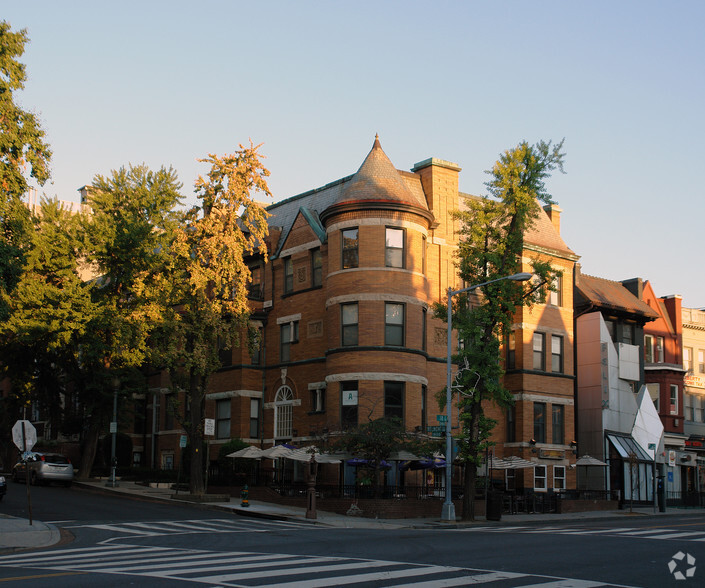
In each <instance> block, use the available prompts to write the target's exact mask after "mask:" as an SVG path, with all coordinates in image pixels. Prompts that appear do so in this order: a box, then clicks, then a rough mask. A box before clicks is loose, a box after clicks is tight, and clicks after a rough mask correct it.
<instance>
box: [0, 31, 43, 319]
mask: <svg viewBox="0 0 705 588" xmlns="http://www.w3.org/2000/svg"><path fill="white" fill-rule="evenodd" d="M27 40H28V37H27V31H26V30H24V29H23V30H20V31H19V32H12V30H11V28H10V24H9V23H7V22H6V21H1V22H0V189H1V190H2V196H0V321H2V320H3V319H5V318H6V317H7V313H8V312H9V311H8V308H7V296H8V295H9V294H10V293H11V292H12V291H13V289H14V287H15V286H16V285H17V283H18V282H19V280H20V276H21V274H22V267H23V265H24V253H25V250H26V247H27V243H26V238H27V231H28V230H29V228H30V212H29V210H28V209H27V207H26V206H24V205H23V203H22V197H23V196H24V194H25V193H26V192H27V187H28V183H27V173H28V172H29V177H31V178H34V179H35V180H36V181H37V182H38V183H39V185H42V186H43V185H44V183H45V182H46V181H47V179H48V178H49V159H50V158H51V151H50V150H49V147H48V146H47V144H46V143H45V142H44V131H43V130H42V129H41V128H40V126H39V122H38V121H37V118H36V117H35V115H34V114H32V113H30V112H27V111H25V110H22V109H21V108H20V107H19V106H17V105H16V104H15V100H14V97H15V93H16V92H18V91H20V90H22V89H23V88H24V82H25V80H26V79H27V75H26V73H25V66H24V64H23V63H20V62H19V61H18V59H19V58H20V57H21V56H22V54H23V53H24V46H25V43H27Z"/></svg>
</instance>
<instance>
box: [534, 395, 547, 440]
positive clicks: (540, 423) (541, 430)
mask: <svg viewBox="0 0 705 588" xmlns="http://www.w3.org/2000/svg"><path fill="white" fill-rule="evenodd" d="M534 441H536V443H546V403H545V402H534Z"/></svg>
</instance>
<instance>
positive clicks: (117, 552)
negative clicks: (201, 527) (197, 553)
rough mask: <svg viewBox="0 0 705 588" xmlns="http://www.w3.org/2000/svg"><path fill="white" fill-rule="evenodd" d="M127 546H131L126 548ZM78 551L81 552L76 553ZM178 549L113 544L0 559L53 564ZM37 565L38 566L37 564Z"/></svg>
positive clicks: (3, 560) (7, 561)
mask: <svg viewBox="0 0 705 588" xmlns="http://www.w3.org/2000/svg"><path fill="white" fill-rule="evenodd" d="M126 547H129V549H128V548H126ZM89 549H90V548H89ZM77 551H79V552H81V553H76V552H77ZM175 551H178V550H174V549H171V548H169V547H141V546H134V545H130V546H124V547H123V546H113V548H112V549H110V548H105V547H103V548H100V549H91V550H89V551H85V550H81V549H70V550H61V551H54V552H53V553H52V552H46V553H42V554H39V553H37V552H36V551H35V552H31V553H28V554H27V555H25V556H22V555H17V554H15V555H12V556H8V557H7V558H3V559H2V560H0V563H3V562H6V563H8V564H15V563H16V564H18V565H19V564H21V563H29V564H36V563H37V562H41V563H42V564H46V565H53V562H60V561H62V560H68V559H70V558H73V560H76V559H78V560H82V559H87V560H90V561H96V560H98V559H100V558H114V557H133V555H132V554H135V553H139V554H143V553H145V552H152V554H154V555H160V556H161V555H162V554H164V553H165V552H167V553H168V552H175ZM35 567H36V566H35Z"/></svg>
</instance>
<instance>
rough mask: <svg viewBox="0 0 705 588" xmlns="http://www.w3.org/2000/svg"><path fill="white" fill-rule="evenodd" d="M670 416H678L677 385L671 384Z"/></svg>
mask: <svg viewBox="0 0 705 588" xmlns="http://www.w3.org/2000/svg"><path fill="white" fill-rule="evenodd" d="M670 391H671V407H670V408H671V414H678V384H671V386H670Z"/></svg>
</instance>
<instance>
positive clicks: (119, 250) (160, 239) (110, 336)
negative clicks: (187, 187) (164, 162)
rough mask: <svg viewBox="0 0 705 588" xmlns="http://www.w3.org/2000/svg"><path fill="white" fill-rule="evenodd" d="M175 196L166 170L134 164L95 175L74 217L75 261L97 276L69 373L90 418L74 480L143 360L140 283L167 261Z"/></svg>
mask: <svg viewBox="0 0 705 588" xmlns="http://www.w3.org/2000/svg"><path fill="white" fill-rule="evenodd" d="M180 189H181V184H180V183H179V181H178V178H177V175H176V172H175V171H174V170H173V169H172V168H164V167H162V168H160V169H159V170H158V171H152V170H150V169H149V168H148V167H147V166H145V165H138V166H129V167H127V168H125V167H122V168H120V169H118V170H114V171H113V172H112V173H111V175H110V176H107V177H104V176H101V175H98V176H96V177H95V179H94V181H93V184H92V186H91V187H90V189H89V191H88V206H89V208H90V210H89V211H86V212H85V213H84V214H82V215H81V216H80V221H81V239H82V244H81V247H82V255H81V256H80V257H79V258H77V259H76V262H77V263H78V262H79V261H80V262H81V263H82V264H83V265H84V266H85V267H87V268H90V270H91V271H92V273H93V275H94V276H96V277H95V278H94V279H93V280H91V281H90V283H89V288H90V293H91V300H92V303H93V305H94V307H95V312H94V313H93V315H92V317H91V321H90V323H89V328H88V329H87V330H86V333H85V335H84V337H83V338H82V340H81V361H80V363H77V364H76V365H75V372H74V374H73V379H74V382H75V385H76V389H77V393H78V394H79V395H80V398H81V404H82V406H83V407H84V411H85V416H87V417H89V418H86V420H85V423H86V431H85V432H84V444H83V462H84V463H83V464H82V467H81V472H80V475H81V476H87V475H88V474H89V473H90V467H91V466H92V464H93V460H94V458H95V453H96V448H97V443H98V437H99V434H100V432H101V429H102V427H103V426H104V424H105V422H106V420H107V418H108V417H109V412H110V410H111V408H112V402H111V400H112V396H113V394H114V393H115V389H116V387H117V388H120V391H121V393H122V394H125V393H126V392H127V390H128V389H129V387H130V381H131V379H132V378H134V371H135V370H137V369H138V368H140V367H141V366H142V365H143V364H144V362H145V361H146V360H147V358H148V349H149V338H150V334H151V330H152V328H153V327H154V325H153V324H151V323H150V322H149V321H145V320H144V317H145V308H147V307H148V306H149V304H150V303H151V301H149V300H147V299H146V298H145V297H144V296H143V291H144V284H145V283H151V280H152V278H153V277H154V276H155V275H157V274H158V272H159V269H160V268H161V267H163V265H164V264H165V259H166V258H167V257H168V252H169V247H170V244H171V241H172V240H173V235H174V233H175V230H176V227H177V226H178V224H179V222H180V219H181V214H182V213H180V212H179V211H178V210H177V205H178V204H179V203H180V201H181V194H180V192H179V190H180ZM138 290H139V291H138Z"/></svg>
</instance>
